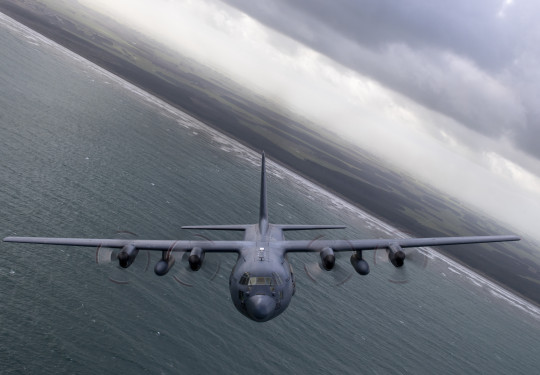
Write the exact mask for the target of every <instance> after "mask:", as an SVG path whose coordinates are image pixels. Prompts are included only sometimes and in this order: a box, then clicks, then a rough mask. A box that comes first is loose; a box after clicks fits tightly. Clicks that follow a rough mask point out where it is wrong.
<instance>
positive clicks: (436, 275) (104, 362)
mask: <svg viewBox="0 0 540 375" xmlns="http://www.w3.org/2000/svg"><path fill="white" fill-rule="evenodd" d="M0 110H1V111H0V237H2V238H3V237H5V236H11V235H20V236H27V235H28V236H61V237H97V238H103V237H114V236H119V235H122V236H125V235H129V236H135V235H136V236H137V237H138V238H148V239H189V238H200V237H197V236H203V238H208V240H212V239H217V238H225V239H232V238H238V235H237V234H234V233H233V234H227V233H223V232H218V233H193V232H188V231H183V230H181V229H180V226H182V225H199V224H229V223H230V224H241V223H251V222H255V221H256V220H257V213H258V193H259V165H260V155H259V154H258V153H256V152H253V151H251V150H249V149H247V148H245V147H243V146H241V145H239V144H238V143H236V142H235V141H233V140H231V139H228V138H227V137H225V136H223V135H221V134H220V133H218V132H216V131H214V130H211V129H210V128H208V127H206V126H205V125H203V124H201V123H200V122H199V121H197V120H195V119H194V118H192V117H190V116H188V115H187V114H185V113H183V112H181V111H179V110H177V109H174V108H172V107H170V106H168V105H166V104H165V103H163V102H161V101H160V100H158V99H156V98H154V97H152V96H151V95H148V94H146V93H145V92H143V91H142V90H140V89H137V88H135V87H134V86H132V85H130V84H128V83H126V82H124V81H122V80H120V79H119V78H117V77H115V76H113V75H111V74H110V73H108V72H106V71H104V70H102V69H100V68H98V67H96V66H95V65H93V64H91V63H89V62H88V61H86V60H84V59H82V58H80V57H78V56H77V55H75V54H73V53H71V52H69V51H67V50H66V49H64V48H62V47H60V46H58V45H57V44H55V43H53V42H51V41H50V40H47V39H45V38H44V37H42V36H40V35H39V34H36V33H34V32H33V31H31V30H29V29H27V28H26V27H24V26H22V25H20V24H18V23H17V22H15V21H13V20H11V19H10V18H8V17H6V16H4V15H2V14H0ZM269 158H270V160H271V159H272V155H269ZM268 167H269V173H270V175H269V181H268V195H269V196H268V198H269V212H270V219H271V221H272V222H275V223H301V224H345V225H347V226H348V229H346V230H339V231H325V232H323V231H321V232H315V233H308V232H303V233H298V234H291V235H290V236H289V238H314V239H315V238H316V237H317V236H319V235H325V236H326V237H325V238H340V237H341V238H360V237H362V238H378V237H392V236H403V234H402V233H399V232H398V231H397V230H395V229H394V228H392V227H391V226H390V225H388V224H386V223H383V222H381V221H379V220H377V219H376V218H374V217H370V216H369V215H367V214H366V213H364V212H362V211H361V210H359V209H357V208H355V207H353V206H351V205H349V204H348V203H346V202H344V201H342V200H340V199H338V198H336V197H335V196H332V195H331V194H329V193H328V192H325V191H324V190H322V189H320V188H318V187H317V186H315V185H313V184H311V183H309V182H307V181H305V180H304V179H302V178H300V177H298V176H296V175H295V174H294V173H292V172H290V171H288V170H286V169H284V168H282V167H281V166H279V165H276V164H275V163H272V162H271V161H270V163H269V166H268ZM126 231H129V232H130V233H132V234H128V233H126ZM119 232H122V233H119ZM471 251H474V248H473V247H471ZM423 252H424V254H425V256H426V259H427V260H426V262H425V263H424V264H423V265H427V266H426V267H425V268H424V267H423V265H421V266H420V267H418V269H414V268H412V267H409V269H407V276H406V277H403V276H402V275H400V276H399V277H400V279H399V280H398V279H396V278H397V277H398V276H396V275H395V274H394V272H395V270H393V269H392V267H391V266H390V265H388V264H387V263H385V262H382V261H380V260H378V259H377V257H376V256H372V255H367V256H366V259H367V260H368V261H369V262H370V263H371V269H372V271H371V274H370V275H368V276H365V277H362V276H359V275H356V274H354V275H352V277H351V279H350V280H349V281H348V282H347V283H345V284H343V285H340V286H336V285H334V282H333V279H332V278H331V277H329V276H327V275H323V276H325V277H322V278H321V279H319V280H318V281H317V282H316V283H314V282H313V281H312V280H311V279H310V278H309V277H308V276H307V275H306V274H305V272H304V264H309V263H310V262H314V261H315V257H316V255H300V254H298V255H295V254H292V255H291V256H290V261H291V263H292V264H293V267H294V270H295V274H296V278H297V290H296V295H295V296H294V298H293V301H292V303H291V305H290V306H289V308H288V309H287V311H285V313H283V314H282V315H280V316H279V317H278V318H276V319H274V320H272V321H270V322H267V323H255V322H252V321H250V320H248V319H247V318H245V317H244V316H242V315H241V314H240V313H238V312H237V311H236V310H235V308H234V306H233V304H232V302H231V300H230V296H229V291H228V274H229V272H230V270H231V267H232V265H233V264H234V260H235V259H234V256H233V255H222V256H221V257H220V259H219V261H220V262H221V263H220V264H221V265H220V271H219V273H218V275H217V277H216V278H215V279H213V280H211V279H209V278H208V273H204V272H203V271H201V272H200V274H195V275H188V276H186V277H192V279H191V282H192V283H193V284H194V286H193V287H186V286H183V285H181V284H180V283H178V282H177V281H176V280H175V277H174V276H178V275H180V276H178V278H180V277H184V276H183V275H182V274H181V271H180V270H179V268H178V269H177V267H175V268H173V270H172V271H171V274H170V275H167V276H165V277H162V278H159V277H157V276H155V275H154V273H153V271H152V268H153V264H154V263H155V261H157V256H156V255H153V256H151V259H150V261H151V264H150V267H149V269H148V270H146V272H145V264H146V261H147V260H148V256H147V255H146V254H142V255H139V258H138V259H137V260H136V262H135V264H134V266H133V268H134V270H131V269H129V270H127V271H126V272H120V271H119V270H118V269H116V268H115V266H114V265H113V264H97V263H96V250H95V249H88V248H68V247H54V246H43V245H25V244H8V243H0V374H26V373H28V374H43V373H58V374H61V373H65V374H99V373H111V374H122V373H126V374H127V373H129V374H177V373H184V374H213V373H216V374H217V373H219V374H239V373H246V374H274V373H290V374H358V373H363V374H435V373H436V374H456V373H460V374H472V373H474V374H478V373H480V374H510V373H511V374H537V373H539V369H540V339H539V337H540V310H539V309H538V308H536V307H535V306H533V305H531V304H529V303H527V302H526V301H524V300H522V299H520V298H519V297H517V296H515V295H513V294H512V293H510V292H508V291H506V290H504V289H503V288H501V287H499V286H497V285H495V284H493V283H491V282H489V281H487V280H485V279H483V278H482V277H481V276H479V275H477V274H475V273H473V272H471V271H469V270H467V269H466V268H464V267H462V266H460V265H458V264H456V263H454V262H452V261H450V260H449V259H447V258H445V257H443V256H441V255H439V254H438V253H436V252H434V251H433V250H431V249H424V250H423ZM212 261H213V262H216V261H217V259H214V260H212ZM209 262H210V260H209ZM339 262H342V265H343V266H344V267H346V266H347V265H348V259H347V257H345V258H344V259H340V260H339ZM349 268H350V266H349ZM119 272H120V275H119ZM401 277H402V278H401ZM110 278H113V279H115V280H116V281H119V278H121V281H122V282H127V284H125V283H124V284H118V283H114V282H111V281H110Z"/></svg>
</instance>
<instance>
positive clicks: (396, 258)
mask: <svg viewBox="0 0 540 375" xmlns="http://www.w3.org/2000/svg"><path fill="white" fill-rule="evenodd" d="M386 251H387V252H388V260H389V261H390V263H392V264H393V265H394V267H396V268H399V267H401V266H403V263H405V252H404V251H403V249H402V248H401V246H399V245H395V244H394V245H390V246H389V247H388V249H387V250H386Z"/></svg>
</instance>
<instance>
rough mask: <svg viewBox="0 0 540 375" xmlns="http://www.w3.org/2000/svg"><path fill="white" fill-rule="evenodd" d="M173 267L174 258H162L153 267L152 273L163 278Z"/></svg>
mask: <svg viewBox="0 0 540 375" xmlns="http://www.w3.org/2000/svg"><path fill="white" fill-rule="evenodd" d="M172 266H174V257H173V256H172V255H169V256H168V257H164V258H162V259H161V260H160V261H159V262H157V263H156V266H155V267H154V273H155V274H156V275H158V276H164V275H166V274H167V272H169V271H170V269H171V268H172Z"/></svg>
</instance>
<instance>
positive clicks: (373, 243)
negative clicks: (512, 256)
mask: <svg viewBox="0 0 540 375" xmlns="http://www.w3.org/2000/svg"><path fill="white" fill-rule="evenodd" d="M519 240H520V238H519V237H518V236H514V235H505V236H474V237H433V238H394V239H372V240H315V241H281V242H280V243H279V245H278V246H281V247H282V248H283V249H284V250H285V252H289V253H294V252H318V251H320V250H321V249H323V248H325V247H329V248H331V249H333V250H334V251H355V250H376V249H382V248H390V247H395V246H398V247H402V248H407V247H425V246H444V245H460V244H472V243H487V242H506V241H519Z"/></svg>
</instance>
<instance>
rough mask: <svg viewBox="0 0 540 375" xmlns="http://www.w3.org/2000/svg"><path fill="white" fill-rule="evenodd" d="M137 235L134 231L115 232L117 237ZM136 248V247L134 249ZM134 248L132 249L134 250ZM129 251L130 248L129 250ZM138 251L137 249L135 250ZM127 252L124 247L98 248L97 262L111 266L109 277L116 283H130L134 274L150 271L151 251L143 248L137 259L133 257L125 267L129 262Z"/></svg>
mask: <svg viewBox="0 0 540 375" xmlns="http://www.w3.org/2000/svg"><path fill="white" fill-rule="evenodd" d="M136 237H137V235H136V234H135V233H133V232H130V231H127V230H123V231H118V232H116V233H115V236H114V238H116V239H125V240H130V239H135V238H136ZM133 250H135V249H133ZM133 250H132V251H133ZM128 251H129V250H128ZM135 251H136V250H135ZM125 255H126V253H125V252H123V249H115V248H110V247H104V246H98V248H97V249H96V263H97V264H99V265H103V266H105V267H109V269H110V271H109V275H108V279H109V280H110V281H111V282H113V283H115V284H122V285H125V284H129V283H130V280H133V278H134V277H135V276H134V274H136V273H138V274H142V273H145V272H146V271H148V268H149V267H150V252H149V251H144V250H141V251H140V252H139V254H138V255H137V257H136V259H137V261H135V259H133V260H132V261H131V262H130V263H129V264H127V266H129V268H128V269H125V268H127V267H125V266H126V262H129V261H128V259H126V257H125ZM121 265H123V266H121Z"/></svg>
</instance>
